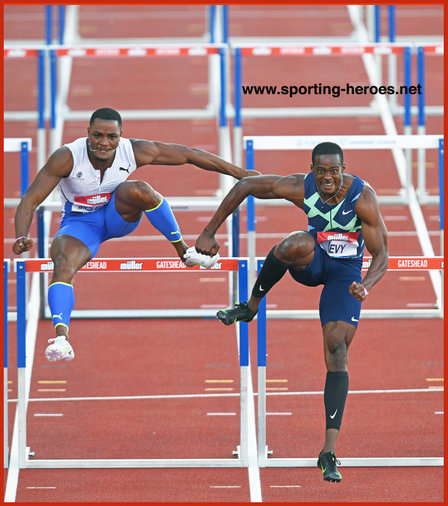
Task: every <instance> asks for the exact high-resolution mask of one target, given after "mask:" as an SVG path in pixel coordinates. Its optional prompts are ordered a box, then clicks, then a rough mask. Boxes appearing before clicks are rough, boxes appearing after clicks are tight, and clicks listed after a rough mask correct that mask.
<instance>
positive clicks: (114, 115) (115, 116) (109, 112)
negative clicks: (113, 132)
mask: <svg viewBox="0 0 448 506" xmlns="http://www.w3.org/2000/svg"><path fill="white" fill-rule="evenodd" d="M96 118H99V119H108V120H112V121H117V122H118V125H119V126H120V128H121V126H122V120H121V116H120V113H119V112H118V111H116V110H115V109H111V108H110V107H102V108H101V109H97V110H96V111H95V112H94V113H93V114H92V116H91V117H90V126H92V124H93V122H94V121H95V120H96Z"/></svg>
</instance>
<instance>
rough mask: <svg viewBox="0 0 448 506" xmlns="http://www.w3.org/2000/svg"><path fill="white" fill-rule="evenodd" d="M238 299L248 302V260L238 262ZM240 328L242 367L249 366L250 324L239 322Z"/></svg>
mask: <svg viewBox="0 0 448 506" xmlns="http://www.w3.org/2000/svg"><path fill="white" fill-rule="evenodd" d="M238 297H239V300H247V260H239V261H238ZM239 326H240V366H248V365H249V324H248V323H247V322H239Z"/></svg>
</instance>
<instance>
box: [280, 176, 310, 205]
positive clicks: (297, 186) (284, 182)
mask: <svg viewBox="0 0 448 506" xmlns="http://www.w3.org/2000/svg"><path fill="white" fill-rule="evenodd" d="M305 176H306V174H299V173H297V174H290V175H289V176H284V177H281V178H279V179H278V180H277V181H276V182H275V184H274V187H273V191H274V193H276V194H277V195H278V196H279V197H282V198H284V199H286V200H289V201H290V202H292V203H293V204H295V205H296V206H298V207H303V200H304V198H305Z"/></svg>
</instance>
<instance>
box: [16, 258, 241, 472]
mask: <svg viewBox="0 0 448 506" xmlns="http://www.w3.org/2000/svg"><path fill="white" fill-rule="evenodd" d="M14 268H15V272H16V278H17V369H18V372H17V376H18V399H17V403H18V404H17V417H18V434H19V437H18V453H19V455H18V457H19V458H18V460H19V468H22V469H25V468H26V469H31V468H33V469H36V468H53V469H59V468H153V467H159V468H169V467H170V468H171V467H179V468H184V467H247V466H248V451H249V450H248V444H249V443H248V440H249V428H248V402H249V399H248V395H247V388H248V383H249V374H250V371H249V332H248V324H247V323H245V322H240V323H239V327H238V328H239V366H240V444H239V445H237V447H236V450H234V451H233V452H229V454H231V455H234V457H233V458H212V459H207V458H204V459H34V458H31V455H32V453H31V452H30V448H29V447H27V446H26V439H27V424H26V415H27V405H28V399H27V398H26V372H27V371H26V353H25V350H26V343H25V336H26V306H27V303H26V295H25V291H26V290H25V288H26V275H27V273H30V272H48V271H51V270H52V269H53V263H52V261H51V259H48V258H29V259H15V261H14ZM217 270H219V271H220V272H222V271H228V272H235V273H237V274H238V289H239V296H240V298H241V299H242V300H243V299H245V298H247V259H244V258H221V259H220V260H219V262H218V263H217V264H216V265H215V268H213V269H204V268H202V267H200V266H195V267H186V266H185V264H183V262H182V261H180V260H178V259H173V258H134V259H129V258H98V259H95V260H93V261H90V262H88V263H87V264H86V265H85V266H84V267H83V268H82V269H81V272H132V271H134V272H148V273H149V272H179V273H180V272H183V273H185V272H191V273H192V274H194V273H198V272H200V273H201V274H203V273H204V272H216V271H217ZM29 374H30V375H31V371H29Z"/></svg>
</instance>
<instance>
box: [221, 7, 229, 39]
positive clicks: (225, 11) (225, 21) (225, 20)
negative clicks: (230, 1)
mask: <svg viewBox="0 0 448 506" xmlns="http://www.w3.org/2000/svg"><path fill="white" fill-rule="evenodd" d="M222 38H223V40H222V41H223V42H224V44H227V43H228V42H229V6H228V5H223V6H222Z"/></svg>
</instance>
